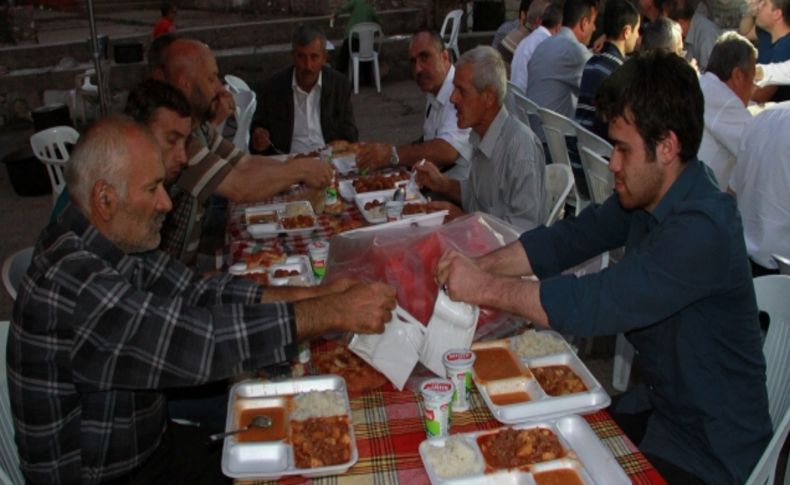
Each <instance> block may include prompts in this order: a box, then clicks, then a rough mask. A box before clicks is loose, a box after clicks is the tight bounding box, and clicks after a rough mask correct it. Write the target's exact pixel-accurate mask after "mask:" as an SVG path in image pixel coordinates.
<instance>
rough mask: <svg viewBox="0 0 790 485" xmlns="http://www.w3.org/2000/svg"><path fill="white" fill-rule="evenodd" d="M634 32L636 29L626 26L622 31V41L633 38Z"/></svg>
mask: <svg viewBox="0 0 790 485" xmlns="http://www.w3.org/2000/svg"><path fill="white" fill-rule="evenodd" d="M633 31H634V28H633V27H631V26H630V25H628V24H626V25H625V27H623V30H621V31H620V39H622V40H626V39H628V38H630V37H631V32H633Z"/></svg>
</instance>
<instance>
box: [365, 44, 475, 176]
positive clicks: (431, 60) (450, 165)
mask: <svg viewBox="0 0 790 485" xmlns="http://www.w3.org/2000/svg"><path fill="white" fill-rule="evenodd" d="M409 63H410V64H411V72H412V76H413V77H414V80H415V81H416V82H417V85H418V86H419V87H420V90H422V92H424V93H425V94H426V103H425V121H424V122H423V126H422V138H421V139H420V140H419V141H418V142H416V143H412V144H409V145H400V146H395V145H390V144H388V143H365V144H363V145H362V146H361V147H360V149H359V153H358V155H357V166H359V167H360V168H384V167H389V166H393V167H397V166H407V167H411V166H412V165H414V164H415V163H417V162H419V161H420V160H422V159H423V158H424V159H426V160H430V161H431V162H433V163H434V164H436V165H437V166H438V167H441V168H442V169H446V170H448V172H446V174H447V175H450V176H452V177H453V178H456V179H458V180H460V179H463V178H466V175H467V173H468V168H469V164H468V162H467V160H469V157H470V156H471V153H472V146H471V145H470V144H469V129H468V128H466V129H463V128H458V123H457V120H456V112H455V106H453V104H452V103H451V102H450V95H451V94H452V93H453V78H454V77H455V68H454V67H453V65H452V64H451V63H450V57H449V54H448V52H447V49H445V47H444V43H443V42H442V39H441V37H439V34H437V33H436V32H433V31H427V30H425V31H421V32H417V33H416V34H414V37H412V39H411V44H410V45H409Z"/></svg>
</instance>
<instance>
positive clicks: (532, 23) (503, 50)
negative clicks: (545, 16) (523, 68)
mask: <svg viewBox="0 0 790 485" xmlns="http://www.w3.org/2000/svg"><path fill="white" fill-rule="evenodd" d="M533 3H535V2H533V0H521V4H520V5H519V7H518V19H517V20H518V24H516V27H514V28H513V29H511V30H510V32H508V33H507V35H505V36H504V37H503V38H502V40H501V41H500V42H499V43H498V44H496V45H492V46H491V47H493V48H494V49H496V50H498V51H499V53H500V54H502V59H504V60H505V62H506V63H508V64H510V61H512V60H513V53H514V52H515V51H516V47H518V44H519V42H521V40H522V39H524V37H526V36H528V35H529V34H530V32H532V30H533V29H534V28H535V27H536V26H537V25H539V24H540V18H539V16H536V15H535V12H536V11H535V10H533V11H532V15H530V8H532V4H533ZM536 19H537V21H536Z"/></svg>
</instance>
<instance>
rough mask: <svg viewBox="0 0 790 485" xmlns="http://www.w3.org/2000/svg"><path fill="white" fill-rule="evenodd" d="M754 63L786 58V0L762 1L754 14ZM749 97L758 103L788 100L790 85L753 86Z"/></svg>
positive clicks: (789, 27)
mask: <svg viewBox="0 0 790 485" xmlns="http://www.w3.org/2000/svg"><path fill="white" fill-rule="evenodd" d="M755 23H756V24H757V27H759V28H758V29H757V52H758V55H757V62H759V63H760V64H774V63H778V62H783V61H786V60H789V59H790V0H765V1H761V2H760V3H759V6H758V9H757V15H756V17H755ZM752 99H753V100H754V101H756V102H758V103H764V102H766V101H776V102H780V101H787V100H790V86H764V87H761V88H759V89H755V90H754V93H752Z"/></svg>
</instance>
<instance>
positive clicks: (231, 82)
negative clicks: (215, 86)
mask: <svg viewBox="0 0 790 485" xmlns="http://www.w3.org/2000/svg"><path fill="white" fill-rule="evenodd" d="M225 85H226V86H227V87H228V91H230V94H237V93H240V92H242V91H252V89H251V88H250V85H249V84H247V83H246V82H244V80H243V79H242V78H240V77H236V76H234V75H232V74H226V75H225Z"/></svg>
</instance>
